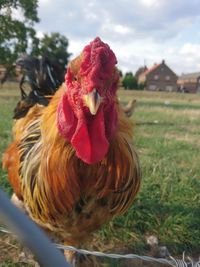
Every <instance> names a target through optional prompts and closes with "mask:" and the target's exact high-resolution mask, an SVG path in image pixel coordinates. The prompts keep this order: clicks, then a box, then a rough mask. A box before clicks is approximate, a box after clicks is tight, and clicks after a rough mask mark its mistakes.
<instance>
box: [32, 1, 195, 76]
mask: <svg viewBox="0 0 200 267" xmlns="http://www.w3.org/2000/svg"><path fill="white" fill-rule="evenodd" d="M39 17H40V18H41V22H40V24H38V25H37V26H36V27H37V30H38V31H39V32H48V33H50V32H55V31H58V32H60V33H61V34H64V35H66V36H67V37H68V39H69V43H70V46H69V49H70V52H72V53H73V54H74V55H76V54H77V53H78V52H80V51H81V50H82V48H83V47H84V45H86V44H87V43H88V42H89V41H91V40H92V39H94V38H95V37H96V36H100V37H101V38H102V39H103V40H104V41H105V42H107V43H109V45H110V46H111V48H113V50H114V51H115V52H116V54H117V56H118V59H119V64H120V67H121V68H122V69H123V70H133V71H135V70H136V69H137V68H138V67H139V66H140V65H143V64H144V62H147V64H148V65H151V64H153V63H154V62H155V61H161V60H162V59H163V58H165V59H166V62H168V61H169V63H170V64H171V65H172V67H173V68H174V69H175V68H176V69H175V71H177V72H179V73H180V72H181V69H185V70H189V69H191V70H192V69H196V68H197V67H198V66H199V63H198V62H197V60H198V57H197V56H196V57H195V53H196V52H197V49H196V48H194V47H196V46H195V43H196V45H197V47H198V45H199V40H198V38H199V23H200V5H199V0H193V1H188V0H174V1H173V3H172V1H169V0H134V1H132V0H115V1H112V0H106V1H105V0H104V1H100V0H88V1H84V0H79V1H69V0H68V1H66V0H57V1H54V2H52V1H50V0H39ZM191 33H192V34H191ZM187 44H191V45H192V44H193V46H188V45H187ZM187 47H188V48H187ZM186 49H188V50H187V53H186V52H184V51H186ZM181 51H182V52H181ZM189 51H190V52H189ZM191 51H195V52H191ZM183 52H184V53H186V54H187V62H189V61H191V63H190V62H189V63H187V64H184V59H182V58H183V57H185V56H186V54H183ZM189 57H190V58H189ZM179 62H180V64H179Z"/></svg>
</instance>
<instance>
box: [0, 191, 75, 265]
mask: <svg viewBox="0 0 200 267" xmlns="http://www.w3.org/2000/svg"><path fill="white" fill-rule="evenodd" d="M0 221H2V222H3V223H4V224H5V225H7V226H8V227H9V228H10V230H11V231H12V232H13V233H14V234H16V235H17V237H18V238H19V240H20V241H21V242H22V244H23V245H24V246H26V247H28V248H29V249H30V250H31V251H32V253H33V254H34V255H35V257H36V259H37V261H38V262H39V264H40V265H41V266H44V267H45V266H47V267H71V265H69V264H68V263H67V262H66V259H65V258H64V255H62V253H61V252H60V251H59V250H58V249H56V248H55V247H54V246H53V244H52V243H51V242H50V241H49V239H48V238H47V237H46V236H45V234H44V233H43V232H42V231H41V230H40V229H39V228H38V227H37V226H36V225H35V224H34V222H32V221H31V220H30V219H29V218H28V217H27V216H26V215H25V214H23V213H22V212H21V211H20V210H19V209H17V208H16V207H15V206H14V205H13V204H12V203H11V202H10V200H9V198H8V197H7V196H6V194H5V193H4V192H3V191H2V190H1V189H0Z"/></svg>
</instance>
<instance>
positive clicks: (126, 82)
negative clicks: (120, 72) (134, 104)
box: [122, 72, 137, 89]
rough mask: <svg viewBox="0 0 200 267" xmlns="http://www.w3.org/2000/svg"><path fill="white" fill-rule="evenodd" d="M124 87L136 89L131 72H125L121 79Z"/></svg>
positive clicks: (135, 81)
mask: <svg viewBox="0 0 200 267" xmlns="http://www.w3.org/2000/svg"><path fill="white" fill-rule="evenodd" d="M122 85H123V86H124V88H125V89H137V79H136V78H135V76H133V73H132V72H127V73H126V74H125V76H124V78H123V80H122Z"/></svg>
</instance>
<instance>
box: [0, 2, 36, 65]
mask: <svg viewBox="0 0 200 267" xmlns="http://www.w3.org/2000/svg"><path fill="white" fill-rule="evenodd" d="M37 7H38V0H30V1H27V0H1V2H0V28H1V34H0V64H3V65H5V66H6V67H7V68H9V67H10V66H11V65H12V63H13V62H14V61H15V60H16V58H17V57H18V56H19V54H21V53H24V52H26V51H27V48H28V42H32V44H33V46H34V45H35V46H36V44H37V43H38V39H37V38H36V32H35V30H34V29H33V24H34V23H36V22H38V21H39V18H38V16H37ZM18 17H19V18H18Z"/></svg>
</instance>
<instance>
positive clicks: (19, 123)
mask: <svg viewBox="0 0 200 267" xmlns="http://www.w3.org/2000/svg"><path fill="white" fill-rule="evenodd" d="M116 63H117V60H116V57H115V55H114V53H113V51H112V50H111V49H110V48H109V46H108V45H107V44H105V43H103V42H102V41H101V40H100V38H96V39H95V40H94V41H92V42H91V43H90V44H89V45H87V46H86V47H85V48H84V50H83V52H82V53H81V55H80V56H79V57H77V58H75V59H74V60H73V61H71V63H70V64H69V67H68V70H67V74H66V76H65V83H64V84H62V85H61V87H60V88H59V89H58V90H57V91H56V93H55V94H54V95H53V96H52V97H51V100H50V103H49V104H48V103H47V104H48V105H47V104H45V105H44V103H42V102H40V101H35V103H34V104H31V105H28V107H26V112H23V113H20V111H21V107H24V105H25V106H26V104H27V102H28V101H30V99H29V97H28V98H27V99H28V100H27V99H26V97H24V98H23V99H22V101H20V102H19V103H18V106H17V108H16V110H15V112H18V116H17V117H16V116H15V117H16V118H18V119H17V120H16V121H15V125H14V128H13V135H14V140H13V142H12V143H11V144H10V146H9V147H8V149H7V150H6V152H5V154H4V160H3V162H4V167H5V168H7V170H8V175H9V181H10V183H11V185H12V187H13V190H14V192H15V195H16V197H17V198H18V199H19V200H20V201H21V202H22V203H23V205H24V207H25V209H26V211H27V212H28V214H29V216H30V217H31V218H32V219H33V220H34V221H35V222H37V223H38V224H39V225H40V226H42V227H43V228H45V229H48V230H50V231H51V232H52V233H54V234H55V236H58V238H59V239H60V240H62V241H63V242H64V243H65V244H68V245H75V246H77V247H80V246H81V244H82V243H84V242H86V241H87V240H88V239H89V238H90V237H91V233H92V232H93V231H94V230H96V229H98V228H99V227H100V226H101V225H102V224H104V223H107V222H108V221H109V220H111V219H112V217H113V216H116V215H120V214H122V213H123V212H125V211H126V210H127V209H128V207H129V206H130V205H131V204H132V202H133V199H134V198H135V195H136V194H137V192H138V189H139V185H140V169H139V162H138V157H137V154H136V151H135V149H134V146H133V143H132V138H133V136H132V127H133V125H132V123H131V122H130V120H129V119H128V118H126V117H125V114H124V112H123V111H122V109H121V108H120V106H119V103H118V100H117V95H116V91H117V88H118V79H119V73H118V70H117V68H116V67H115V65H116ZM36 87H37V86H36ZM36 90H39V89H38V88H37V89H36V88H35V89H34V88H33V90H32V91H31V92H32V93H34V91H36ZM40 90H42V92H43V94H42V97H43V98H44V99H46V96H45V93H44V92H47V94H48V95H49V90H50V88H45V86H44V87H42V89H40ZM45 90H46V91H45ZM54 92H55V91H54V90H53V93H54ZM30 94H31V93H30ZM38 94H39V93H38ZM36 95H37V94H36ZM40 96H41V95H40ZM30 98H31V96H30ZM19 114H20V115H19ZM67 256H68V259H71V258H72V254H71V252H69V253H68V255H67Z"/></svg>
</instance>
